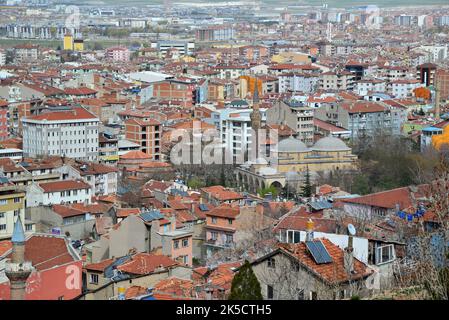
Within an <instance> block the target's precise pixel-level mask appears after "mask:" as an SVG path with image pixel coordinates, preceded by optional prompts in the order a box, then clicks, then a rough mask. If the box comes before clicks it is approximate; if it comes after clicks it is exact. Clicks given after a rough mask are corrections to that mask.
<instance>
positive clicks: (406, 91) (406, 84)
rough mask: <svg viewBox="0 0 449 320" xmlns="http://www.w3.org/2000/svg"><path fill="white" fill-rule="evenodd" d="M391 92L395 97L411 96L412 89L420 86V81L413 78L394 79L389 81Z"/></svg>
mask: <svg viewBox="0 0 449 320" xmlns="http://www.w3.org/2000/svg"><path fill="white" fill-rule="evenodd" d="M390 85H391V93H392V95H393V96H394V97H395V98H397V99H400V98H408V97H412V96H413V90H415V89H416V88H419V87H422V86H423V84H421V81H419V80H415V79H404V80H396V81H392V82H391V83H390Z"/></svg>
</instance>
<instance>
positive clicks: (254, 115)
mask: <svg viewBox="0 0 449 320" xmlns="http://www.w3.org/2000/svg"><path fill="white" fill-rule="evenodd" d="M250 119H251V128H252V129H253V130H254V134H255V139H254V140H252V142H253V144H254V145H253V146H254V147H255V150H256V152H255V157H256V158H255V160H256V159H258V158H259V129H260V127H261V126H262V124H261V122H262V115H261V114H260V110H259V88H258V80H257V78H256V81H255V84H254V94H253V112H251V115H250Z"/></svg>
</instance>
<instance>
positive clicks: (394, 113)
mask: <svg viewBox="0 0 449 320" xmlns="http://www.w3.org/2000/svg"><path fill="white" fill-rule="evenodd" d="M315 117H316V118H318V119H320V120H322V121H325V122H329V123H331V124H333V125H336V126H339V127H342V128H345V129H347V130H350V131H351V139H355V138H358V137H360V136H363V135H366V136H373V135H374V134H378V133H385V134H392V135H399V134H401V126H402V124H403V123H404V121H405V120H406V117H407V110H406V109H399V108H394V107H391V106H389V105H387V104H383V103H382V102H371V101H344V102H341V103H337V104H326V105H323V106H322V107H320V108H318V109H317V110H315Z"/></svg>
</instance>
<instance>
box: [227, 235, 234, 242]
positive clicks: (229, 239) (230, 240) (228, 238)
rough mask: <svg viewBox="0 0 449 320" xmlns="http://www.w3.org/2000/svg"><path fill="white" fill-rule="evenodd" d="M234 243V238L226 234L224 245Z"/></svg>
mask: <svg viewBox="0 0 449 320" xmlns="http://www.w3.org/2000/svg"><path fill="white" fill-rule="evenodd" d="M233 241H234V238H233V236H232V234H227V235H226V243H232V242H233Z"/></svg>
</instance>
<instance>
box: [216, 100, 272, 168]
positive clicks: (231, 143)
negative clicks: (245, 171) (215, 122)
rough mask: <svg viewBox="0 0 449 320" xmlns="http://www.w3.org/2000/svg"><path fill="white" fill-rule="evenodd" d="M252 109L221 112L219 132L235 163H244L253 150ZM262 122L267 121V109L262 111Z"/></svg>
mask: <svg viewBox="0 0 449 320" xmlns="http://www.w3.org/2000/svg"><path fill="white" fill-rule="evenodd" d="M252 112H253V111H252V109H237V110H234V109H232V108H227V109H222V110H220V114H219V117H220V120H219V123H220V124H219V130H220V136H221V141H222V142H223V144H224V147H225V149H226V152H227V154H228V155H229V156H230V157H231V156H232V159H233V161H234V162H235V161H243V159H244V158H245V155H246V153H247V152H250V150H251V138H252V127H251V118H250V115H251V113H252ZM260 112H261V116H262V122H265V119H266V109H264V108H262V109H260Z"/></svg>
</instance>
